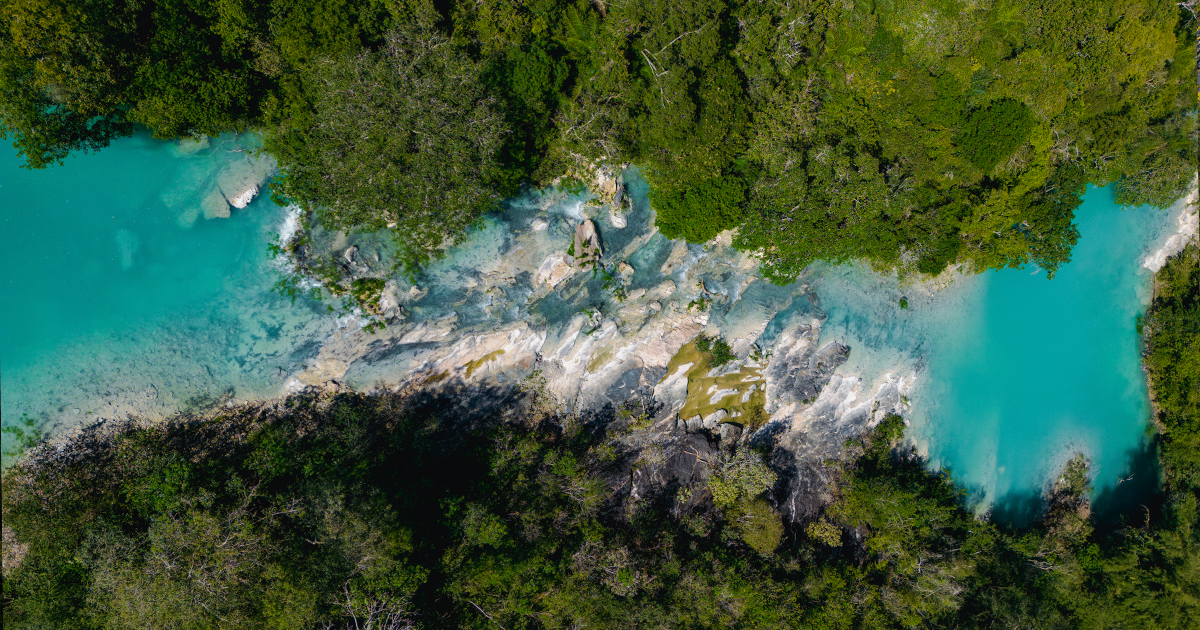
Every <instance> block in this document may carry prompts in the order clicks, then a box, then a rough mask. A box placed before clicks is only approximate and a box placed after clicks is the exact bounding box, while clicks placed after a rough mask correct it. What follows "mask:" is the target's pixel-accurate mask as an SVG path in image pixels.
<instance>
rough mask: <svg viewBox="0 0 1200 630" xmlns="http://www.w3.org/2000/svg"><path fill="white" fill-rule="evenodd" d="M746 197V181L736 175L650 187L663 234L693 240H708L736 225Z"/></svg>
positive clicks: (739, 221) (658, 223) (658, 224)
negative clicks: (681, 185)
mask: <svg viewBox="0 0 1200 630" xmlns="http://www.w3.org/2000/svg"><path fill="white" fill-rule="evenodd" d="M664 183H665V182H664ZM745 200H746V185H745V183H744V182H743V181H742V179H741V178H740V177H737V176H723V177H716V178H713V179H710V180H708V181H705V182H702V183H701V184H699V185H697V186H693V187H691V188H669V187H663V188H655V189H652V190H651V191H650V203H651V204H652V205H653V206H654V210H655V212H656V213H657V216H656V217H655V225H657V226H658V230H659V231H660V232H662V235H663V236H665V237H667V238H684V239H687V240H688V241H690V242H692V243H703V242H706V241H709V240H711V239H712V238H713V237H715V236H716V235H717V234H719V233H721V232H723V231H725V230H730V229H733V228H735V227H737V226H738V224H739V223H741V220H742V203H743V202H744V201H745Z"/></svg>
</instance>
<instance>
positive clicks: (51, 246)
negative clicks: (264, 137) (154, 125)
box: [0, 136, 322, 425]
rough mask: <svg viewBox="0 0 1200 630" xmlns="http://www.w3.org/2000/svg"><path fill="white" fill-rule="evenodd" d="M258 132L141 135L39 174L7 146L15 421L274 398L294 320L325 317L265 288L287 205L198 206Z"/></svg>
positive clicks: (293, 340) (1, 187) (8, 371)
mask: <svg viewBox="0 0 1200 630" xmlns="http://www.w3.org/2000/svg"><path fill="white" fill-rule="evenodd" d="M253 141H254V139H253V138H245V137H242V138H236V137H233V136H225V137H222V138H219V139H214V140H213V141H211V142H210V143H208V145H207V146H205V147H200V146H192V147H191V149H192V150H184V151H181V150H180V145H178V144H176V143H167V142H160V141H156V140H153V139H151V138H149V137H145V136H138V137H134V138H129V139H124V140H120V141H117V142H115V143H114V144H113V146H111V147H110V148H108V149H105V150H104V151H102V152H101V153H99V154H91V155H75V156H72V157H70V158H68V159H67V160H66V163H65V165H64V166H61V167H52V168H48V169H45V170H40V171H30V170H26V169H22V168H20V164H21V161H20V159H19V158H17V156H16V155H14V152H13V151H11V150H6V151H3V152H0V153H2V155H0V191H2V192H0V194H3V196H4V200H5V203H4V209H3V213H2V216H0V225H2V226H3V235H4V241H5V244H4V247H3V248H0V264H2V265H3V268H4V269H5V270H6V273H5V277H4V281H3V282H4V285H3V290H2V291H0V356H2V357H3V363H2V370H3V374H2V378H3V382H2V386H3V397H2V405H3V406H2V414H3V419H4V424H5V425H9V424H11V423H12V422H13V421H15V420H16V419H18V418H19V417H20V416H21V415H23V414H28V415H30V416H31V417H34V418H38V419H41V420H43V421H49V422H50V423H51V424H52V425H53V424H56V423H57V421H61V420H64V418H65V419H67V420H69V419H70V418H73V417H78V419H85V418H87V417H89V416H100V415H104V414H105V413H107V412H111V411H113V410H114V409H121V408H124V407H121V405H122V403H123V402H124V403H130V402H132V403H135V404H134V406H133V407H130V408H129V409H130V410H133V411H144V412H148V413H150V415H154V412H156V411H161V412H162V413H171V412H173V410H174V409H175V408H178V407H181V406H185V405H186V404H187V403H188V401H189V400H192V399H196V398H197V397H199V398H204V397H217V396H222V395H225V394H226V393H227V392H228V393H232V394H233V396H234V397H237V398H243V399H244V398H253V397H256V396H262V395H273V394H274V393H276V392H277V390H278V383H277V382H276V381H278V380H279V379H278V371H279V370H280V369H283V370H289V369H295V368H296V366H297V365H298V361H300V360H302V356H299V355H303V354H304V352H305V350H304V349H302V348H299V345H302V343H303V341H302V340H301V337H303V336H305V335H301V336H297V335H296V334H295V333H296V332H298V331H297V328H298V329H299V331H300V332H307V333H312V332H315V331H316V330H318V329H320V328H321V327H322V324H321V323H320V322H319V321H318V320H319V319H320V313H319V311H316V310H314V309H313V308H312V305H307V304H298V305H295V306H293V305H291V304H289V303H287V302H286V301H283V300H281V299H279V298H277V297H276V296H274V295H272V294H271V293H270V292H269V288H270V286H271V284H272V283H273V282H274V280H275V275H274V273H272V272H271V269H270V264H271V263H270V261H269V260H268V253H267V244H268V243H269V242H270V240H271V239H272V238H274V235H275V233H276V232H277V230H278V228H279V225H280V223H281V222H282V220H283V217H284V211H283V210H282V209H281V208H279V207H277V206H275V205H274V204H273V203H271V201H270V200H269V199H268V198H267V197H266V195H265V194H264V195H260V196H259V197H258V198H257V199H255V200H254V201H253V202H251V203H250V205H249V206H248V207H246V208H244V209H240V210H238V209H234V210H232V214H231V216H229V217H228V218H213V219H205V218H204V216H203V206H204V202H205V199H206V197H208V196H210V195H212V194H213V191H214V190H216V185H217V182H218V180H219V178H220V177H221V176H223V175H227V174H229V173H230V169H233V168H235V167H237V168H240V167H241V166H243V165H244V163H245V162H246V160H247V159H248V158H247V157H246V153H245V150H246V149H248V148H253V147H254V144H253ZM268 168H269V165H268ZM307 336H308V337H311V335H307ZM312 350H315V349H311V348H310V349H308V350H307V351H308V352H311V351H312ZM297 351H299V355H297ZM231 388H232V392H230V389H231ZM113 415H114V414H112V413H109V416H110V417H112V416H113ZM115 415H119V413H117V414H115ZM60 416H63V417H60Z"/></svg>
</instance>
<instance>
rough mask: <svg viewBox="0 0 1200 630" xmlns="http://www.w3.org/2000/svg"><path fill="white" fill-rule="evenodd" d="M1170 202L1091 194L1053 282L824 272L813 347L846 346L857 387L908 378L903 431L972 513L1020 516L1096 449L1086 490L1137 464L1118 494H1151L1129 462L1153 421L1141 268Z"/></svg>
mask: <svg viewBox="0 0 1200 630" xmlns="http://www.w3.org/2000/svg"><path fill="white" fill-rule="evenodd" d="M1173 212H1174V211H1172V210H1160V209H1154V208H1149V207H1142V208H1121V207H1120V206H1117V205H1116V204H1115V202H1114V200H1113V193H1112V190H1111V188H1096V187H1092V188H1089V190H1088V191H1087V193H1086V194H1085V196H1084V200H1083V205H1082V206H1080V208H1079V209H1078V210H1077V211H1076V213H1075V215H1076V225H1077V227H1078V229H1079V233H1080V238H1079V242H1078V244H1077V245H1076V246H1075V249H1074V251H1073V253H1072V260H1071V262H1070V263H1068V264H1067V265H1064V266H1063V267H1062V268H1061V269H1060V270H1059V272H1058V274H1057V275H1055V277H1054V279H1053V280H1049V281H1048V280H1047V279H1046V273H1045V271H1042V270H1039V269H1037V268H1036V267H1032V266H1029V267H1026V268H1024V269H1005V270H1001V271H989V272H985V273H982V274H978V275H969V276H962V277H959V278H957V279H956V280H954V281H953V282H951V283H950V284H949V286H946V287H943V288H940V289H938V290H931V289H930V288H929V287H928V286H927V285H920V284H914V283H906V282H903V281H901V280H899V279H898V278H897V277H896V276H895V275H891V276H887V275H881V274H877V273H874V272H871V271H870V270H867V269H864V268H862V267H861V266H856V265H847V266H840V267H833V268H825V269H821V270H819V271H818V272H817V273H816V274H815V276H816V277H817V279H816V280H814V281H813V283H814V289H813V291H814V292H815V293H817V294H818V295H819V296H820V297H821V302H820V305H821V308H822V310H824V311H825V312H826V313H827V314H828V320H827V321H826V322H825V327H824V329H823V330H822V335H821V337H822V341H829V340H834V339H836V340H839V341H842V342H844V343H846V344H847V345H849V346H850V347H851V349H852V351H851V354H850V358H849V360H848V361H847V363H846V364H845V365H843V366H841V368H839V372H842V373H845V374H853V375H858V376H861V377H862V378H863V379H864V386H865V387H864V388H865V389H869V388H870V387H872V386H874V384H875V383H878V382H879V381H880V379H881V377H882V376H884V375H885V374H887V373H891V374H904V375H909V374H911V375H912V376H913V378H914V382H915V385H914V386H913V387H912V389H911V390H910V392H909V394H908V397H909V400H910V406H909V407H908V410H907V412H906V414H905V415H906V419H907V420H908V421H909V422H910V425H911V429H910V431H909V435H910V437H912V438H914V439H915V441H916V443H917V447H918V450H919V451H920V452H922V453H924V454H926V455H928V457H929V461H930V465H931V466H932V467H934V468H943V467H944V468H947V469H949V470H950V471H951V473H952V474H953V476H954V478H955V480H956V481H957V482H958V483H959V484H960V485H961V486H962V487H963V488H964V489H966V490H967V491H968V492H969V493H970V499H969V501H970V502H972V503H973V504H974V505H975V507H976V508H977V509H979V510H980V511H987V510H989V509H995V510H996V511H997V514H999V515H1000V516H1001V517H1002V518H1009V517H1011V518H1012V519H1014V520H1017V521H1020V520H1023V519H1024V518H1025V517H1027V516H1029V513H1030V512H1036V510H1037V509H1038V496H1039V495H1040V494H1041V493H1042V491H1043V490H1044V488H1045V487H1046V485H1047V483H1049V482H1050V481H1051V480H1052V479H1053V477H1054V475H1055V474H1056V473H1057V472H1058V471H1059V470H1060V469H1061V467H1062V465H1063V464H1064V463H1065V462H1066V461H1067V460H1068V459H1069V458H1070V457H1071V456H1072V455H1073V454H1074V453H1083V454H1084V455H1086V456H1087V457H1089V458H1090V459H1091V462H1092V467H1091V472H1092V474H1093V476H1094V480H1093V484H1094V487H1095V491H1096V495H1095V496H1097V497H1100V496H1103V495H1105V494H1106V493H1111V492H1112V491H1113V490H1115V489H1116V488H1117V486H1118V484H1119V480H1121V479H1127V478H1128V477H1129V475H1130V474H1136V475H1141V477H1139V478H1137V481H1136V482H1133V483H1130V484H1128V485H1125V486H1124V487H1123V488H1122V489H1121V492H1128V491H1129V490H1130V489H1137V490H1138V491H1149V490H1151V489H1152V488H1153V487H1154V484H1155V480H1154V479H1147V478H1145V477H1153V475H1154V474H1155V473H1154V471H1152V470H1139V471H1135V470H1134V467H1135V465H1137V464H1138V463H1139V462H1141V463H1142V464H1144V463H1145V462H1144V460H1145V459H1146V457H1145V446H1146V440H1147V438H1146V431H1147V427H1148V421H1149V417H1150V416H1149V414H1150V409H1149V400H1148V395H1147V390H1146V385H1145V380H1144V377H1143V374H1142V372H1141V369H1140V362H1139V357H1138V352H1139V349H1138V337H1137V317H1138V315H1139V314H1140V313H1141V312H1142V311H1143V309H1144V304H1145V303H1146V302H1147V300H1148V292H1149V289H1150V279H1151V274H1150V272H1149V271H1148V270H1146V269H1144V268H1142V267H1141V263H1142V261H1143V259H1144V257H1145V254H1146V253H1147V252H1148V251H1150V250H1151V249H1153V248H1155V247H1157V246H1158V244H1159V243H1160V241H1162V240H1163V239H1164V236H1165V233H1166V232H1167V230H1168V227H1169V225H1170V217H1173V216H1174V215H1173ZM901 297H906V298H907V300H908V303H909V305H910V306H909V308H908V309H902V308H900V307H899V300H900V298H901Z"/></svg>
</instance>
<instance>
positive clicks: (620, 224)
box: [608, 210, 629, 230]
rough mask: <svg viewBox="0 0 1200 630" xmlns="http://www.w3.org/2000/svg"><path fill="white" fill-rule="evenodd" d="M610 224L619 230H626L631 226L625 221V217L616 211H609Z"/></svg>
mask: <svg viewBox="0 0 1200 630" xmlns="http://www.w3.org/2000/svg"><path fill="white" fill-rule="evenodd" d="M608 222H609V223H611V224H612V226H613V227H615V228H617V229H618V230H620V229H622V228H624V227H625V226H626V225H629V222H628V221H626V220H625V215H623V214H621V213H619V212H617V211H616V210H610V211H609V213H608Z"/></svg>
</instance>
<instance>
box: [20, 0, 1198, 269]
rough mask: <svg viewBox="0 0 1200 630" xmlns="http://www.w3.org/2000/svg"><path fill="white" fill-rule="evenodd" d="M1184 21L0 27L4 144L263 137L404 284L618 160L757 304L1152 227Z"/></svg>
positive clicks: (1001, 10)
mask: <svg viewBox="0 0 1200 630" xmlns="http://www.w3.org/2000/svg"><path fill="white" fill-rule="evenodd" d="M1187 4H1188V3H1177V2H1175V1H1174V0H1041V1H1038V0H1030V1H1024V2H1021V1H1016V0H991V1H982V2H966V1H964V0H914V1H911V2H891V1H879V2H871V1H857V0H856V1H850V0H844V1H843V0H790V1H787V2H783V1H772V0H763V1H757V0H754V1H751V0H728V1H726V0H694V1H689V2H675V1H669V0H638V1H633V0H612V1H608V2H599V1H596V2H591V1H587V0H572V1H568V0H520V1H518V0H485V1H482V2H476V1H471V2H456V1H453V0H447V1H445V2H434V1H432V0H216V1H200V0H145V1H143V0H9V1H8V2H6V3H5V4H4V6H3V7H0V24H2V27H3V28H0V125H2V127H3V131H4V132H5V133H6V134H7V135H9V136H11V137H12V138H13V139H14V140H15V142H16V147H17V148H18V150H19V151H21V153H22V154H23V155H24V156H25V157H26V160H27V162H28V164H29V165H30V166H32V167H41V166H45V165H48V164H52V163H54V162H56V161H60V160H61V159H62V158H64V157H65V156H66V155H68V154H69V153H70V152H71V151H74V150H93V149H97V148H100V147H103V146H105V145H107V143H108V142H109V141H111V140H112V139H113V138H115V137H120V136H122V135H127V134H129V133H131V132H132V131H133V129H134V126H135V125H144V126H146V127H148V128H149V129H151V130H153V131H154V133H155V134H156V135H158V136H160V137H177V136H182V135H191V134H212V133H218V132H220V131H223V130H230V129H242V128H247V127H249V128H255V129H260V130H263V131H264V132H265V135H266V140H267V142H266V146H267V148H268V150H270V151H271V152H272V153H274V155H275V156H276V157H277V158H278V159H279V162H280V165H281V167H282V170H283V173H284V175H283V178H282V182H281V183H282V185H281V186H278V187H277V191H278V193H279V194H280V195H282V196H283V197H285V198H288V199H289V200H291V201H297V202H301V203H304V204H306V205H308V206H309V207H311V208H313V209H314V210H316V211H317V212H318V213H319V214H320V215H321V216H322V218H323V219H324V220H327V221H328V222H330V223H332V224H335V225H338V226H341V227H357V228H360V229H377V228H380V227H386V226H388V225H391V226H393V228H392V229H393V230H394V231H395V233H396V235H397V238H398V239H399V240H400V241H401V243H402V244H403V245H404V250H405V252H406V253H407V254H408V255H410V256H411V257H412V258H413V260H421V259H423V258H424V257H427V256H430V255H434V254H436V253H437V252H438V251H440V247H441V246H442V244H443V243H444V242H445V239H446V238H450V239H456V238H460V237H461V236H462V235H463V234H464V233H465V232H466V231H467V230H469V229H470V227H471V226H472V225H474V224H475V221H476V220H477V219H478V218H479V217H481V216H482V215H483V213H485V212H486V211H487V210H488V209H489V208H491V207H493V204H494V203H495V201H496V199H497V198H499V197H503V196H506V195H510V194H513V193H514V192H516V191H517V189H518V186H519V185H520V184H521V183H522V182H532V183H535V184H539V185H544V184H546V183H548V182H549V181H551V180H552V179H554V178H555V177H557V176H559V175H561V174H563V173H566V172H583V171H584V170H585V169H586V168H587V167H588V166H590V165H594V164H597V163H599V162H610V163H620V162H632V163H634V164H637V165H640V166H642V167H643V168H644V171H645V173H646V174H647V175H648V177H649V179H650V181H651V184H652V189H653V190H654V205H655V207H656V209H658V210H659V213H660V227H661V229H662V230H663V232H664V233H665V234H668V235H670V236H682V237H685V238H688V239H689V240H693V241H706V240H708V239H710V238H712V237H713V236H715V235H716V234H717V233H718V232H719V231H721V230H725V229H730V228H734V227H737V228H739V231H738V234H737V237H736V238H735V241H734V242H735V245H737V246H738V247H740V248H744V249H746V250H749V251H752V252H755V253H756V254H757V255H758V256H760V257H761V258H762V260H763V262H764V266H763V270H764V273H765V274H766V275H767V276H768V277H770V278H772V279H773V280H776V281H780V282H786V281H789V280H791V279H793V278H795V277H796V276H797V275H798V274H799V273H800V271H801V270H803V268H804V267H805V266H806V265H807V264H809V263H810V262H812V261H814V260H817V259H825V260H833V261H844V260H850V259H864V258H865V259H868V260H870V261H872V262H874V263H876V264H877V265H882V266H885V267H889V266H893V267H894V266H899V267H902V268H911V269H914V270H918V271H921V272H925V273H936V272H938V271H940V270H941V269H943V268H944V267H945V266H946V265H947V264H949V263H953V262H967V263H971V264H972V265H973V267H974V268H975V269H977V270H982V269H986V268H998V267H1005V266H1014V265H1021V264H1024V263H1033V264H1038V265H1041V266H1043V267H1045V268H1046V269H1047V270H1048V271H1049V272H1053V271H1054V270H1055V269H1056V268H1057V267H1058V266H1059V265H1061V264H1062V263H1063V262H1065V261H1066V260H1068V259H1069V257H1070V251H1071V247H1072V245H1073V244H1074V242H1075V240H1076V238H1077V234H1076V232H1075V230H1074V228H1073V227H1072V225H1071V217H1072V211H1073V209H1074V207H1076V205H1077V204H1078V195H1079V194H1080V193H1081V192H1082V190H1083V189H1084V186H1085V185H1086V184H1087V183H1097V184H1103V183H1109V182H1115V183H1116V185H1117V187H1118V199H1119V200H1120V201H1121V202H1122V203H1127V204H1141V203H1151V204H1155V205H1160V206H1162V205H1166V204H1169V203H1170V202H1172V201H1173V200H1174V199H1176V198H1178V197H1179V196H1181V194H1182V193H1183V192H1184V190H1185V189H1186V187H1187V185H1188V183H1189V182H1190V181H1191V179H1192V178H1193V177H1194V175H1195V171H1196V166H1195V160H1196V149H1195V147H1196V115H1195V107H1196V89H1195V80H1194V77H1195V69H1196V68H1195V23H1194V15H1193V13H1192V12H1191V11H1190V10H1189V9H1188V8H1187V6H1184V5H1187ZM398 41H399V42H419V43H421V45H423V46H434V45H436V52H434V53H431V55H432V57H437V64H440V65H437V67H435V66H434V65H429V64H428V63H425V65H422V63H414V62H410V60H409V59H407V57H406V56H407V55H415V54H417V53H416V52H415V50H414V49H413V48H412V47H411V46H409V47H405V46H400V48H397V47H396V44H395V43H396V42H398ZM434 42H437V43H436V44H434ZM431 50H433V49H431ZM397 51H399V53H400V56H399V57H398V56H397ZM432 57H430V56H427V57H426V59H431V58H432ZM346 95H357V97H358V98H344V97H345V96H346ZM416 95H424V96H427V97H428V98H424V97H423V98H415V96H416ZM476 126H480V127H479V128H480V130H481V132H480V133H479V134H478V135H474V134H472V133H467V131H468V130H472V129H474V128H475V127H476ZM430 130H434V131H433V132H430ZM431 133H432V137H431V135H430V134H431ZM442 152H444V153H445V154H446V155H447V156H449V159H448V160H447V161H446V163H445V164H444V165H440V170H439V171H438V175H437V180H436V184H434V183H431V182H430V177H432V176H431V169H433V167H434V166H435V164H434V163H433V161H432V160H431V156H433V155H436V154H439V153H442ZM422 182H424V183H423V184H422ZM443 182H444V183H445V186H444V189H443V187H441V186H440V184H442V183H443ZM438 208H445V215H446V217H447V219H448V220H445V221H442V220H439V219H438V218H436V215H437V214H438V211H437V209H438ZM1048 275H1051V274H1048Z"/></svg>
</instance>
